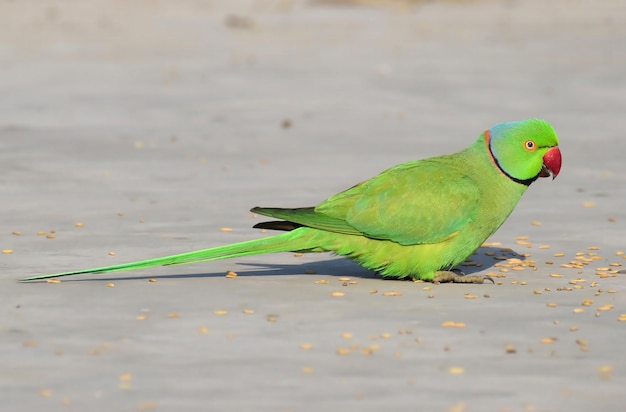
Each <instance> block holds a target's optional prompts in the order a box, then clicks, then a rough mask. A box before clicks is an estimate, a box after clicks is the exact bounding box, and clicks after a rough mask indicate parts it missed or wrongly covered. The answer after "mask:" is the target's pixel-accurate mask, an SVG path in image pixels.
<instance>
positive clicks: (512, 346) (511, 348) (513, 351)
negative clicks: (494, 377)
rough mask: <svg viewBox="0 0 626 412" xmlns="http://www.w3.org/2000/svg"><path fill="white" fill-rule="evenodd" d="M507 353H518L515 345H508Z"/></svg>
mask: <svg viewBox="0 0 626 412" xmlns="http://www.w3.org/2000/svg"><path fill="white" fill-rule="evenodd" d="M506 353H517V349H516V348H515V345H507V346H506Z"/></svg>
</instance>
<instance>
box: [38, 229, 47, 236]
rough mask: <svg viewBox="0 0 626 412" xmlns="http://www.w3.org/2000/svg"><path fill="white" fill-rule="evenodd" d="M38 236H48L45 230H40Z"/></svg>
mask: <svg viewBox="0 0 626 412" xmlns="http://www.w3.org/2000/svg"><path fill="white" fill-rule="evenodd" d="M37 234H38V235H39V236H43V235H45V234H46V232H44V231H43V230H40V231H39V232H37Z"/></svg>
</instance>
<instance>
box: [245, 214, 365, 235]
mask: <svg viewBox="0 0 626 412" xmlns="http://www.w3.org/2000/svg"><path fill="white" fill-rule="evenodd" d="M250 211H251V212H253V213H258V214H260V215H265V216H271V217H275V218H278V219H284V220H286V222H284V221H279V222H261V223H257V224H256V225H254V227H255V228H258V229H276V230H293V229H296V228H297V227H298V226H308V227H312V228H315V229H321V230H327V231H329V232H336V233H344V234H347V235H359V236H362V235H363V233H361V232H360V231H358V230H357V229H355V228H354V227H352V226H350V225H349V224H348V223H347V222H346V221H345V220H344V219H340V218H335V217H331V216H327V215H325V214H322V213H317V212H316V211H315V208H313V207H300V208H296V209H281V208H276V207H254V208H252V209H250ZM292 223H295V225H294V224H292Z"/></svg>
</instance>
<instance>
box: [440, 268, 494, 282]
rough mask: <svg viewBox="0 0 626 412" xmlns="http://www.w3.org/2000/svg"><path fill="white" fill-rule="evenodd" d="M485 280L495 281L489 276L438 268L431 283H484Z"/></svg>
mask: <svg viewBox="0 0 626 412" xmlns="http://www.w3.org/2000/svg"><path fill="white" fill-rule="evenodd" d="M485 280H488V281H490V282H491V283H495V282H494V281H493V279H492V278H491V277H490V276H468V275H466V274H465V273H463V272H461V271H459V273H456V272H452V271H450V270H439V271H437V272H436V273H435V278H434V279H433V283H448V282H450V283H484V282H485Z"/></svg>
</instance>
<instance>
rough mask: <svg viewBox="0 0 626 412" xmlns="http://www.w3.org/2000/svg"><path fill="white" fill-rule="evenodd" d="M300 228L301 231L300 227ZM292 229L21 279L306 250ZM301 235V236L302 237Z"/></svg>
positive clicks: (298, 232)
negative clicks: (236, 240)
mask: <svg viewBox="0 0 626 412" xmlns="http://www.w3.org/2000/svg"><path fill="white" fill-rule="evenodd" d="M302 229H304V231H303V230H302ZM302 229H299V230H294V231H292V232H288V233H284V234H282V235H277V236H270V237H266V238H262V239H255V240H248V241H245V242H241V243H235V244H232V245H225V246H218V247H214V248H210V249H203V250H197V251H195V252H187V253H181V254H178V255H171V256H164V257H160V258H155V259H147V260H140V261H137V262H130V263H122V264H119V265H111V266H103V267H99V268H92V269H83V270H76V271H72V272H62V273H53V274H49V275H38V276H30V277H27V278H24V279H22V281H29V280H41V279H49V278H58V277H61V276H72V275H80V274H86V273H104V272H118V271H122V270H135V269H143V268H149V267H153V266H169V265H186V264H188V263H196V262H204V261H208V260H218V259H229V258H234V257H242V256H252V255H260V254H264V253H275V252H289V251H296V250H305V249H310V248H311V246H310V245H308V241H309V238H310V236H306V235H307V231H308V230H307V228H302ZM302 235H305V236H302Z"/></svg>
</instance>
